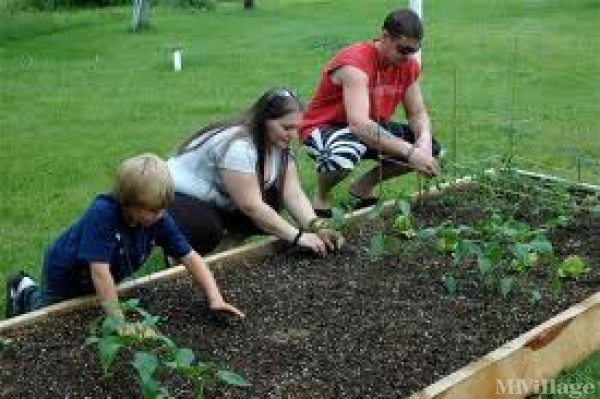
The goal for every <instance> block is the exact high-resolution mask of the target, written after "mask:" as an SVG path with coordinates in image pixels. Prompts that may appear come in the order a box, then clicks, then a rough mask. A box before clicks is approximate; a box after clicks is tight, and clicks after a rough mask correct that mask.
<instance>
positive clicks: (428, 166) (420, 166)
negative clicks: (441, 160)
mask: <svg viewBox="0 0 600 399" xmlns="http://www.w3.org/2000/svg"><path fill="white" fill-rule="evenodd" d="M413 148H414V150H413V151H412V152H411V154H410V156H409V157H408V159H407V161H408V163H409V164H410V165H412V166H413V167H414V168H415V169H416V170H417V172H418V173H419V174H421V175H423V176H425V177H435V176H437V175H439V174H440V166H439V164H438V162H437V160H436V159H435V158H434V157H432V156H431V151H429V153H428V152H427V151H425V150H424V149H422V148H420V147H413Z"/></svg>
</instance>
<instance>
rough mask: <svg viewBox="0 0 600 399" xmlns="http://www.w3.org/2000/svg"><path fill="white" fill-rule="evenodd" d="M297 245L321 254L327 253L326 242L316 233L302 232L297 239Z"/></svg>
mask: <svg viewBox="0 0 600 399" xmlns="http://www.w3.org/2000/svg"><path fill="white" fill-rule="evenodd" d="M298 245H299V246H301V247H304V248H308V249H310V250H312V251H313V252H315V253H317V254H319V255H321V256H325V255H327V244H326V243H325V242H324V241H323V240H322V239H321V237H319V236H318V235H317V234H316V233H309V232H304V233H303V234H302V236H300V239H299V240H298Z"/></svg>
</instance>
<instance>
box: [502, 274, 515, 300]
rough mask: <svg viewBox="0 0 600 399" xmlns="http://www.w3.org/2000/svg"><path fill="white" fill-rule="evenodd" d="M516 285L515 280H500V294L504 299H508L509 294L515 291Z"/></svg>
mask: <svg viewBox="0 0 600 399" xmlns="http://www.w3.org/2000/svg"><path fill="white" fill-rule="evenodd" d="M514 284H515V280H514V279H513V278H503V279H501V280H500V294H502V297H503V298H507V297H508V294H510V292H511V291H512V289H513V286H514Z"/></svg>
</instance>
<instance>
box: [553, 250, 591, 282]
mask: <svg viewBox="0 0 600 399" xmlns="http://www.w3.org/2000/svg"><path fill="white" fill-rule="evenodd" d="M589 271H590V268H589V267H588V266H587V264H586V263H585V261H584V260H583V259H581V258H580V257H579V256H577V255H571V256H568V257H567V258H566V259H565V260H563V261H562V262H561V264H560V266H559V267H558V276H559V277H561V278H577V277H579V276H581V275H582V274H585V273H587V272H589Z"/></svg>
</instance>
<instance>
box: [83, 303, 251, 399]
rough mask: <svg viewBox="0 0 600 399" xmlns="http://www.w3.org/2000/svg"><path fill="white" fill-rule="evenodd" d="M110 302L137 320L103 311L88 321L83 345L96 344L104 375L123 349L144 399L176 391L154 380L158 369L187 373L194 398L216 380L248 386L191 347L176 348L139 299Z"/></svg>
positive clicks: (163, 395) (168, 395) (169, 395)
mask: <svg viewBox="0 0 600 399" xmlns="http://www.w3.org/2000/svg"><path fill="white" fill-rule="evenodd" d="M113 306H118V307H119V308H120V309H121V310H122V311H123V313H124V314H132V317H134V318H135V319H137V321H136V322H135V323H128V322H127V321H126V320H125V319H124V318H123V317H120V316H115V315H103V316H99V317H98V318H96V319H95V320H93V321H92V323H90V336H89V337H88V338H87V339H86V341H85V344H84V346H96V349H97V351H98V357H99V359H100V363H101V365H102V370H103V372H104V375H105V377H108V376H110V371H111V368H112V366H113V364H114V363H115V361H116V359H117V358H118V354H119V353H121V352H127V353H129V354H131V355H132V357H133V361H131V365H132V367H133V368H134V369H135V370H136V372H137V378H138V384H139V387H140V392H141V394H142V396H143V397H144V398H145V399H150V398H152V399H156V398H174V397H177V396H178V395H179V393H178V392H176V393H175V394H173V395H172V394H171V393H170V391H169V389H168V388H167V387H165V386H163V385H162V384H161V382H160V381H159V380H158V378H157V375H160V374H161V370H170V371H171V372H174V373H176V374H179V375H182V376H184V377H187V378H188V379H189V380H190V381H191V383H192V385H193V389H194V397H195V398H203V397H204V394H205V392H206V389H207V388H208V387H211V386H213V385H215V384H217V383H224V384H229V385H234V386H239V387H247V386H249V383H248V382H247V381H246V380H245V379H244V378H243V377H242V376H240V375H238V374H236V373H234V372H231V371H228V370H225V369H221V368H220V367H218V366H217V365H216V364H215V363H212V362H202V361H200V360H199V359H197V357H196V355H195V354H194V352H193V351H192V350H191V349H187V348H178V347H177V346H176V345H175V344H174V343H173V341H172V340H171V339H169V338H168V337H167V336H165V335H163V334H161V333H159V332H158V331H157V330H156V326H157V324H158V322H159V318H158V317H157V316H153V315H151V314H150V313H148V312H146V311H145V310H144V309H142V308H141V307H140V306H139V300H137V299H130V300H128V301H126V302H119V303H117V304H114V305H113Z"/></svg>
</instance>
